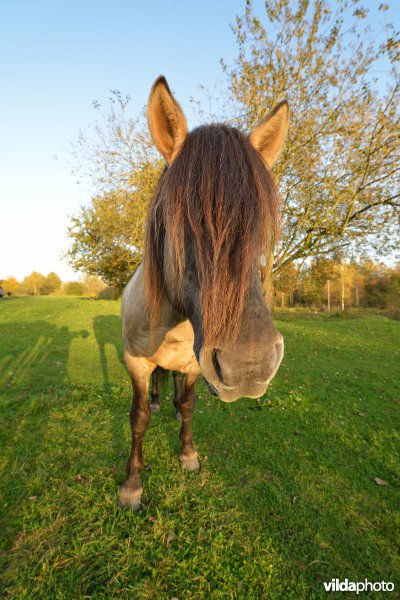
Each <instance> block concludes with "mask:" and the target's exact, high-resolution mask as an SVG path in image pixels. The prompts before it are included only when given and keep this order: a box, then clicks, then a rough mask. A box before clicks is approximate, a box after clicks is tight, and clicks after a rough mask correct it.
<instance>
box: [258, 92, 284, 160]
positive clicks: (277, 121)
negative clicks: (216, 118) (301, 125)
mask: <svg viewBox="0 0 400 600" xmlns="http://www.w3.org/2000/svg"><path fill="white" fill-rule="evenodd" d="M288 125H289V104H288V102H286V100H284V101H283V102H279V104H277V105H276V106H275V108H273V109H272V110H271V112H270V113H269V114H268V115H267V116H266V117H265V119H263V120H262V121H261V123H259V124H258V125H257V126H256V127H255V128H254V129H253V131H252V132H251V133H250V136H249V139H250V142H251V143H252V144H253V146H254V148H255V149H256V150H257V151H258V152H259V153H260V154H261V156H262V158H263V159H264V161H265V162H266V163H267V165H268V166H269V167H272V165H273V164H274V163H275V162H276V160H277V159H278V157H279V155H280V153H281V152H282V148H283V145H284V143H285V139H286V134H287V130H288Z"/></svg>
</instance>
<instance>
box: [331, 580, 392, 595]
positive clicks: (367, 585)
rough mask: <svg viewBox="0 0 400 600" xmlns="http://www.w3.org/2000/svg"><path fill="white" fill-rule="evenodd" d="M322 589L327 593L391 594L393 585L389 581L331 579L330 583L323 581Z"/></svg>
mask: <svg viewBox="0 0 400 600" xmlns="http://www.w3.org/2000/svg"><path fill="white" fill-rule="evenodd" d="M324 587H325V590H326V591H327V592H355V593H356V594H359V593H360V592H393V590H394V583H392V582H391V581H388V582H386V581H376V582H374V583H373V582H372V581H368V579H365V580H364V581H349V580H348V579H345V580H344V581H340V580H339V579H332V581H328V582H326V581H324Z"/></svg>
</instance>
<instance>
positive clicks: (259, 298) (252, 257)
mask: <svg viewBox="0 0 400 600" xmlns="http://www.w3.org/2000/svg"><path fill="white" fill-rule="evenodd" d="M148 120H149V127H150V131H151V134H152V138H153V140H154V143H155V145H156V146H157V148H158V150H159V151H160V152H161V154H162V155H163V156H164V158H165V160H166V161H167V163H168V168H167V169H166V171H165V173H164V175H163V176H162V178H161V180H160V183H159V185H158V188H157V190H156V192H155V194H154V197H153V199H152V202H151V205H150V208H149V218H148V227H147V234H146V249H145V263H144V267H145V276H146V291H147V298H148V302H149V305H150V310H151V312H152V314H153V316H154V315H155V314H156V313H157V308H158V306H159V302H160V298H161V296H162V294H163V293H164V294H166V295H167V297H168V298H169V300H170V302H171V304H172V305H173V306H174V307H175V308H177V309H178V310H179V311H180V312H181V313H183V314H184V315H185V316H186V317H187V318H188V319H189V320H190V322H191V324H192V326H193V330H194V335H195V342H194V352H195V354H196V357H197V360H198V362H199V365H200V368H201V370H202V373H203V375H204V378H205V379H206V381H207V382H208V384H209V387H210V390H211V391H212V392H213V393H214V395H217V396H219V397H220V398H221V399H222V400H225V401H233V400H236V399H237V398H239V397H241V396H248V397H253V398H256V397H259V396H261V395H262V394H263V393H264V392H265V390H266V388H267V386H268V383H269V382H270V381H271V379H272V378H273V376H274V375H275V373H276V371H277V369H278V367H279V364H280V362H281V360H282V356H283V338H282V336H281V334H280V333H279V332H278V331H277V329H276V328H275V326H274V324H273V322H272V319H271V316H270V313H269V311H268V308H267V306H266V304H265V302H264V299H263V295H262V290H261V283H260V276H259V267H260V258H261V255H262V254H264V253H267V254H268V252H271V250H272V246H273V242H274V241H275V239H276V233H277V229H278V221H279V201H278V193H277V189H276V185H275V182H274V179H273V177H272V175H271V173H270V171H269V167H271V166H272V165H273V163H274V162H275V160H276V159H277V157H278V156H279V153H280V151H281V149H282V146H283V143H284V139H285V136H286V131H287V124H288V105H287V103H286V102H282V103H280V104H279V105H278V106H277V107H276V108H275V109H274V110H273V111H272V112H271V113H269V115H268V116H267V117H266V118H265V119H264V120H263V121H262V122H261V123H260V124H259V125H258V126H257V127H256V128H255V129H254V130H253V131H252V132H251V134H250V135H249V136H248V137H246V136H244V135H243V134H242V133H240V132H239V131H238V130H237V129H234V128H232V127H227V126H225V125H209V126H204V127H200V128H198V129H195V130H194V131H193V132H191V133H188V131H187V125H186V119H185V116H184V114H183V112H182V109H181V107H180V106H179V104H178V103H177V102H176V100H175V99H174V97H173V96H172V94H171V91H170V89H169V87H168V84H167V82H166V80H165V79H164V77H159V78H158V79H157V81H156V82H155V84H154V86H153V88H152V90H151V93H150V98H149V104H148Z"/></svg>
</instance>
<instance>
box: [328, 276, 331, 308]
mask: <svg viewBox="0 0 400 600" xmlns="http://www.w3.org/2000/svg"><path fill="white" fill-rule="evenodd" d="M327 283H328V312H331V280H330V279H328V281H327Z"/></svg>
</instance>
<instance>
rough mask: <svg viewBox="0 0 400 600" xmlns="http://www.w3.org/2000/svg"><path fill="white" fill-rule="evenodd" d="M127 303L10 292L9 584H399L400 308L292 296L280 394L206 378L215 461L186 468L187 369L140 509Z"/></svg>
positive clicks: (310, 591)
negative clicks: (124, 332) (247, 392)
mask: <svg viewBox="0 0 400 600" xmlns="http://www.w3.org/2000/svg"><path fill="white" fill-rule="evenodd" d="M118 315H119V303H118V302H113V301H90V300H83V299H77V298H71V299H67V298H56V297H54V298H52V297H49V298H33V299H32V298H21V299H13V300H8V299H7V300H4V301H2V302H0V384H1V385H0V427H1V441H0V443H1V450H2V451H1V455H0V465H1V474H0V478H1V479H0V531H1V559H0V577H1V583H0V596H3V597H5V598H7V597H9V598H13V599H14V598H51V599H53V598H60V599H65V598H71V599H76V598H88V597H91V598H133V599H135V600H136V599H142V598H143V599H150V598H154V599H157V600H158V599H164V598H165V599H170V598H174V597H176V598H179V599H180V600H183V599H197V598H205V599H208V598H221V599H225V598H227V599H229V598H237V599H246V600H247V599H253V598H254V599H255V598H268V599H269V598H272V599H275V598H276V599H281V598H285V599H286V598H293V599H299V598H304V599H309V598H323V597H325V596H326V593H325V591H324V586H323V581H329V580H331V579H332V578H336V577H337V578H339V579H341V580H343V579H344V578H346V577H347V578H348V579H349V580H353V581H363V580H364V579H365V578H367V579H368V580H369V581H373V582H374V581H382V580H385V581H393V582H394V583H395V585H396V590H397V594H398V590H399V586H400V581H399V573H400V560H399V554H398V542H399V512H398V508H399V446H400V444H399V438H400V434H399V409H400V389H399V379H400V378H399V364H400V323H399V322H395V321H390V320H388V319H386V318H384V317H374V316H368V317H367V318H362V317H360V318H352V319H342V318H338V317H329V316H326V315H311V316H310V317H309V318H308V317H307V315H304V314H303V315H300V316H299V315H297V314H296V313H294V314H292V313H290V312H282V313H278V320H277V324H278V327H279V329H280V331H281V332H282V333H283V334H284V336H285V346H286V355H285V358H284V362H283V364H282V366H281V368H280V370H279V372H278V374H277V376H276V378H275V380H274V382H273V385H272V386H271V388H270V390H269V391H268V394H267V395H266V396H265V398H262V399H261V401H259V402H257V401H255V400H246V399H243V400H239V401H238V402H236V403H235V404H232V405H226V404H223V403H222V402H220V401H218V400H215V399H212V398H211V397H210V396H208V394H207V392H206V389H205V387H204V385H203V383H199V385H198V391H197V398H198V401H197V407H196V411H195V417H194V439H195V443H196V447H197V450H198V451H199V454H200V457H201V461H202V469H201V471H200V473H198V474H193V473H184V472H182V471H181V470H180V468H179V464H178V460H177V454H178V451H179V440H178V428H179V424H178V422H177V421H176V420H175V419H174V411H173V408H172V403H171V401H170V400H171V397H170V394H171V388H170V384H169V386H168V389H167V390H166V392H167V394H168V397H167V398H165V400H164V402H163V404H162V409H161V413H160V414H159V415H155V416H153V419H152V422H151V425H150V427H149V430H148V432H147V434H146V438H145V443H144V454H145V462H146V468H145V471H144V473H143V483H144V496H143V502H144V504H143V508H142V509H141V511H140V512H139V513H138V514H133V513H130V512H122V511H120V510H118V508H117V488H118V485H119V484H120V483H121V482H122V480H123V478H124V474H125V464H126V459H127V456H128V452H129V445H130V441H129V424H128V412H129V407H130V397H131V391H130V388H129V385H128V378H127V376H126V373H125V369H124V367H123V365H122V354H121V350H122V347H121V342H120V322H119V316H118ZM374 477H379V478H381V479H383V480H386V481H387V482H388V485H387V486H378V485H376V483H375V482H374ZM330 596H333V597H335V596H337V597H339V596H340V594H337V595H335V594H330ZM395 596H396V591H395V592H393V593H392V594H391V597H395ZM341 597H344V595H343V594H342V595H341ZM362 597H363V598H367V597H374V598H377V597H380V596H379V594H374V595H373V596H372V595H371V596H368V595H364V596H362Z"/></svg>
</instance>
